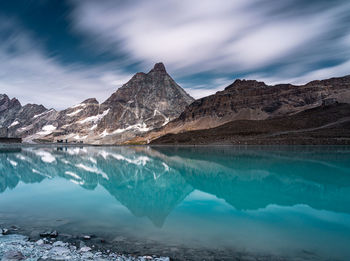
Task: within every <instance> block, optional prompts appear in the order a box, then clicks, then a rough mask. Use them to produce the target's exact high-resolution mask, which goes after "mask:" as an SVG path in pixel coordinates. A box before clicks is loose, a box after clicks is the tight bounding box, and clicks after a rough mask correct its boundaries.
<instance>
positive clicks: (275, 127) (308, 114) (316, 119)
mask: <svg viewBox="0 0 350 261" xmlns="http://www.w3.org/2000/svg"><path fill="white" fill-rule="evenodd" d="M151 144H251V145H317V144H323V145H326V144H329V145H337V144H339V145H350V104H345V103H339V104H337V103H335V104H331V105H323V106H319V107H316V108H312V109H307V110H305V111H302V112H299V113H297V114H293V115H289V116H282V117H275V118H269V119H266V120H236V121H231V122H228V123H225V124H223V125H220V126H218V127H215V128H210V129H203V130H193V131H187V132H182V133H177V134H170V133H169V134H166V135H164V136H161V137H160V138H157V139H155V140H153V141H152V142H151Z"/></svg>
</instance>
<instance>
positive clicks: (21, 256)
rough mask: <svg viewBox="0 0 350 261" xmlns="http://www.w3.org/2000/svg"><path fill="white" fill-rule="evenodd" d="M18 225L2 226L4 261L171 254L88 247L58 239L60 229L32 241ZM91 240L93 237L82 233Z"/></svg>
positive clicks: (103, 260) (105, 260) (160, 260)
mask: <svg viewBox="0 0 350 261" xmlns="http://www.w3.org/2000/svg"><path fill="white" fill-rule="evenodd" d="M17 231H18V227H16V226H12V227H10V228H9V229H7V228H0V259H1V260H2V261H17V260H28V261H41V260H74V261H80V260H100V261H109V260H118V261H146V260H154V261H170V258H169V257H157V256H156V255H152V256H151V255H145V256H136V255H131V254H122V253H116V252H114V251H111V250H102V249H99V248H98V246H95V245H92V246H91V247H90V246H87V245H86V244H85V243H84V241H81V240H79V241H74V242H73V241H72V242H64V241H61V240H56V239H57V237H58V235H59V233H58V232H57V231H45V232H43V233H41V234H40V237H41V238H40V239H37V240H33V239H31V238H29V237H28V236H25V235H22V234H19V233H17ZM82 239H83V240H86V241H87V240H90V239H91V236H88V235H86V236H82Z"/></svg>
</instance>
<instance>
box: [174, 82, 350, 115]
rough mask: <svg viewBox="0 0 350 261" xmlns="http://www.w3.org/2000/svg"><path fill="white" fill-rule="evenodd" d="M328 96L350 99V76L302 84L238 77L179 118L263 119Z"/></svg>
mask: <svg viewBox="0 0 350 261" xmlns="http://www.w3.org/2000/svg"><path fill="white" fill-rule="evenodd" d="M326 98H334V99H335V100H337V101H338V102H347V103H350V76H345V77H342V78H332V79H328V80H323V81H313V82H310V83H308V84H305V85H301V86H295V85H291V84H278V85H274V86H268V85H266V84H265V83H263V82H258V81H253V80H236V81H235V82H234V83H232V84H231V85H229V86H228V87H226V88H225V90H224V91H220V92H217V93H216V94H214V95H211V96H208V97H204V98H202V99H199V100H196V101H195V102H193V103H192V104H191V105H190V106H189V107H188V108H186V109H185V111H184V112H183V113H182V114H181V115H180V117H179V120H180V121H193V120H196V119H200V118H202V117H216V118H219V119H220V118H221V119H223V120H226V119H229V118H231V120H238V119H240V120H260V119H266V118H270V117H275V116H281V115H288V114H292V113H295V112H299V111H302V110H305V109H309V108H312V107H315V106H319V105H321V104H322V101H323V100H325V99H326Z"/></svg>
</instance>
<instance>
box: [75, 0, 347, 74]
mask: <svg viewBox="0 0 350 261" xmlns="http://www.w3.org/2000/svg"><path fill="white" fill-rule="evenodd" d="M310 2H311V1H310ZM73 3H74V11H73V13H72V16H71V17H72V20H73V29H74V30H76V31H78V32H80V33H84V34H86V35H89V36H90V37H91V38H93V39H94V44H96V46H97V47H98V48H101V50H103V51H105V50H110V51H112V52H116V53H120V52H123V53H125V54H126V55H128V57H130V59H131V60H134V61H136V62H141V63H143V64H145V65H147V66H150V65H151V64H153V63H154V62H156V61H164V62H165V63H166V65H167V66H168V67H169V68H170V70H171V71H174V74H175V75H176V76H180V77H182V76H186V75H191V74H194V73H200V72H206V71H211V72H212V71H216V72H220V73H227V74H232V75H234V74H238V73H240V74H244V73H245V74H252V73H253V72H255V73H257V72H259V71H260V72H261V71H266V70H268V68H269V67H273V66H275V67H276V66H279V67H280V68H281V70H284V71H288V68H293V72H294V76H296V75H297V74H299V75H301V74H303V73H305V71H308V70H314V69H315V67H317V66H319V64H321V63H323V64H324V63H326V61H327V60H328V59H333V60H334V59H350V56H349V54H347V56H345V57H344V55H343V51H344V48H345V47H344V46H341V44H339V42H340V41H341V38H342V37H343V36H344V34H346V31H345V29H344V28H346V27H348V26H349V22H348V21H347V20H346V19H345V18H346V16H347V14H348V13H349V10H350V8H349V3H348V1H345V0H344V1H312V4H311V3H309V2H308V3H305V1H300V0H286V1H271V0H247V1H243V0H239V1H231V0H221V1H219V2H218V1H211V0H193V1H185V0H177V1H174V0H155V1H152V2H149V1H133V2H121V1H110V0H102V1H98V2H97V1H90V0H84V1H79V0H76V1H73ZM339 47H341V48H339ZM297 67H299V69H296V68H297ZM273 73H275V74H277V73H278V71H276V70H275V71H274V72H273Z"/></svg>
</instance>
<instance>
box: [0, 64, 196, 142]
mask: <svg viewBox="0 0 350 261" xmlns="http://www.w3.org/2000/svg"><path fill="white" fill-rule="evenodd" d="M0 98H1V101H0V124H1V126H2V127H6V128H8V130H9V135H11V136H19V137H22V138H24V141H27V142H32V141H48V142H52V141H56V140H61V139H63V140H65V139H68V140H69V141H78V142H79V141H84V142H88V143H96V144H115V143H121V142H123V141H126V140H128V139H131V138H134V137H135V136H137V135H139V134H141V133H144V132H147V131H150V130H153V129H155V128H160V127H162V126H164V125H166V124H167V123H168V122H169V121H171V120H173V119H175V118H176V117H178V116H179V115H180V113H181V112H183V110H184V109H185V107H186V106H188V105H189V104H190V103H192V102H193V100H194V99H193V98H192V97H191V96H189V95H188V94H187V93H186V92H185V91H184V90H183V89H182V88H181V87H180V86H179V85H178V84H177V83H176V82H175V81H174V80H173V79H172V78H171V77H170V75H169V74H168V73H167V71H166V69H165V66H164V64H162V63H157V64H155V66H154V68H153V69H152V70H151V71H149V72H148V73H142V72H140V73H137V74H135V75H134V76H133V77H132V78H131V79H130V80H129V81H128V82H127V83H126V84H124V85H123V86H122V87H121V88H119V89H118V90H117V91H116V92H115V93H113V94H112V95H111V96H110V97H109V98H108V99H107V100H106V101H105V102H103V103H102V104H99V103H98V101H97V100H96V99H95V98H90V99H87V100H84V101H83V102H81V103H80V104H77V105H75V106H72V107H70V108H67V109H65V110H62V111H58V112H57V111H55V110H53V109H51V110H48V109H46V108H45V107H44V106H42V105H35V104H27V105H25V106H23V107H22V106H21V104H20V103H19V101H17V100H16V99H12V100H10V99H9V98H8V97H7V96H6V95H2V96H1V97H0Z"/></svg>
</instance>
